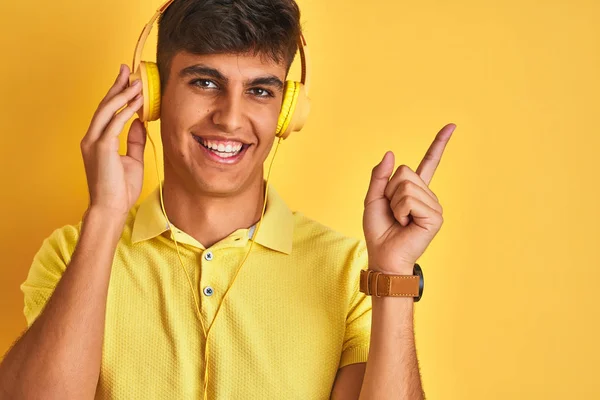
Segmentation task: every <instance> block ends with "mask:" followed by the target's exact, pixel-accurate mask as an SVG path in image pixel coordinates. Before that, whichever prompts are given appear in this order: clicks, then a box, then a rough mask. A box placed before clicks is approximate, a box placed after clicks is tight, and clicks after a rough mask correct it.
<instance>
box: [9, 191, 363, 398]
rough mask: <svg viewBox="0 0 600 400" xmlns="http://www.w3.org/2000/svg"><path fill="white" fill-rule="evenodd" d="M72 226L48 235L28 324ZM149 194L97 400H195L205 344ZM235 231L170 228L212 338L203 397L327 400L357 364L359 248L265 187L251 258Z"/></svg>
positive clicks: (121, 282) (74, 231) (133, 230)
mask: <svg viewBox="0 0 600 400" xmlns="http://www.w3.org/2000/svg"><path fill="white" fill-rule="evenodd" d="M80 228H81V222H80V223H79V224H78V225H77V226H74V225H67V226H64V227H63V228H60V229H57V230H56V231H54V232H53V233H52V234H51V236H50V237H48V238H47V239H46V240H45V241H44V243H43V245H42V247H41V249H40V250H39V251H38V253H37V254H36V255H35V257H34V260H33V264H32V266H31V269H30V271H29V275H28V277H27V279H26V281H25V282H24V283H23V284H22V285H21V290H22V291H23V293H24V297H25V308H24V313H25V316H26V318H27V323H28V325H31V324H32V323H33V321H34V320H35V319H36V318H37V316H38V315H39V314H40V312H41V310H42V309H43V307H44V305H45V304H46V302H47V301H48V299H49V297H50V296H51V294H52V292H53V290H54V288H55V286H56V284H57V283H58V281H59V279H60V277H61V276H62V274H63V273H64V271H65V269H66V268H67V266H68V264H69V261H70V259H71V255H72V253H73V251H74V248H75V245H76V242H77V240H78V237H79V232H80ZM166 228H167V227H166V222H165V219H164V217H163V215H162V212H161V209H160V200H159V193H158V190H156V191H154V192H153V193H152V194H151V195H150V196H148V197H147V199H145V200H144V202H143V203H141V204H140V205H139V206H136V207H134V208H133V209H132V211H131V213H130V215H129V218H128V220H127V223H126V225H125V229H124V231H123V234H122V236H121V239H120V241H119V243H118V246H117V249H116V253H115V257H114V263H113V266H112V272H111V277H110V285H109V290H108V300H107V311H106V329H105V336H104V347H103V353H102V366H101V372H100V381H99V384H98V389H97V395H96V398H97V399H201V398H202V396H203V385H204V368H205V365H204V360H205V358H204V347H205V346H204V345H205V338H204V335H203V332H202V328H201V326H200V322H199V320H198V317H197V315H196V310H195V305H194V300H193V297H192V291H191V288H190V285H189V283H188V280H187V278H186V276H185V273H184V271H183V269H182V267H181V264H180V262H179V260H178V257H177V252H176V249H175V244H174V242H173V241H172V240H171V239H170V238H169V234H168V232H167V229H166ZM252 232H253V230H251V229H238V230H236V231H235V232H233V233H232V234H231V235H229V236H228V237H226V238H225V239H223V240H221V241H220V242H218V243H216V244H215V245H213V246H211V247H210V248H205V247H204V246H203V245H202V244H201V243H199V242H198V241H196V240H195V239H194V238H192V237H191V236H189V235H187V234H186V233H184V232H181V231H180V230H178V229H176V228H175V234H176V239H177V241H178V242H179V243H180V251H181V256H182V259H183V262H184V264H185V267H186V268H187V270H188V273H189V274H190V278H191V279H192V283H193V287H194V290H195V291H196V296H197V297H198V299H199V300H200V310H201V315H202V318H203V322H204V325H205V327H206V328H207V329H208V327H209V326H210V325H212V324H214V325H213V327H212V328H211V332H210V339H209V350H208V351H209V352H210V354H209V365H208V368H209V370H208V375H209V376H208V398H209V399H244V400H254V399H257V400H258V399H261V400H264V399H303V400H306V399H328V398H329V395H330V393H331V389H332V386H333V383H334V379H335V376H336V373H337V371H338V369H339V368H341V367H343V366H345V365H348V364H352V363H359V362H366V360H367V355H368V349H369V337H370V327H371V301H370V298H369V297H368V296H365V295H364V294H363V293H361V292H359V290H358V281H359V275H360V270H361V269H366V268H367V252H366V247H365V245H364V242H363V241H361V240H358V239H352V238H349V237H345V236H343V235H341V234H339V233H337V232H335V231H333V230H331V229H329V228H327V227H325V226H323V225H321V224H319V223H317V222H315V221H313V220H311V219H309V218H307V217H306V216H305V215H303V214H302V213H300V212H291V211H290V210H289V208H288V207H287V206H286V204H285V203H284V202H283V200H282V199H281V198H280V197H279V195H278V194H277V192H276V191H275V190H274V189H273V188H269V191H268V194H267V208H266V211H265V215H264V219H263V222H262V226H261V228H260V231H259V232H258V236H257V237H256V242H255V244H254V246H253V248H252V252H251V253H250V256H249V257H248V260H247V261H246V263H245V264H244V265H243V266H242V268H241V270H240V272H239V275H238V277H237V279H236V280H235V282H234V283H233V285H232V286H231V290H230V291H229V294H228V295H227V298H226V299H225V302H224V303H223V306H222V309H221V311H219V315H218V316H217V318H216V319H215V313H216V311H217V307H218V306H219V304H220V303H221V301H222V299H223V294H224V293H225V290H226V289H227V288H228V287H229V285H230V284H231V281H232V279H233V275H234V273H235V271H236V269H237V267H238V266H239V264H240V262H241V261H242V257H243V256H244V255H245V253H246V251H247V250H248V248H249V246H250V241H249V236H250V234H252Z"/></svg>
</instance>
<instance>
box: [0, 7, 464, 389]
mask: <svg viewBox="0 0 600 400" xmlns="http://www.w3.org/2000/svg"><path fill="white" fill-rule="evenodd" d="M299 16H300V13H299V10H298V8H297V5H296V4H295V3H294V1H293V0H234V1H214V0H185V1H184V0H175V2H174V3H172V4H171V5H170V7H169V8H168V9H167V10H166V12H165V13H164V15H163V17H162V18H161V21H160V25H159V36H158V52H157V59H158V67H159V71H160V77H161V82H162V88H161V93H162V107H161V109H160V113H161V136H162V142H163V148H164V174H165V178H164V187H163V192H162V195H163V198H164V211H165V212H166V215H167V216H168V218H169V221H170V225H168V224H167V223H166V221H165V218H164V216H163V210H162V208H161V200H160V193H159V191H158V190H157V191H155V192H154V193H153V194H151V195H150V196H149V197H148V198H147V199H145V200H144V201H143V202H142V204H141V205H139V206H135V207H134V204H135V203H136V201H137V199H138V197H139V195H140V193H141V187H142V174H143V152H144V148H145V143H146V132H145V130H144V127H143V125H142V123H140V121H139V120H136V121H134V122H133V124H132V126H131V128H130V130H129V133H128V148H127V155H125V156H120V155H119V154H118V144H119V141H118V135H119V133H120V132H121V130H122V129H123V127H124V125H125V123H126V122H127V120H129V119H130V118H131V117H132V116H133V115H134V113H135V112H136V111H137V110H138V109H139V108H140V106H141V104H142V103H141V102H142V98H141V97H140V92H141V88H140V85H139V84H137V85H136V84H134V85H131V86H129V85H128V78H129V75H130V71H129V69H128V68H127V67H122V68H121V71H120V73H119V76H118V77H117V79H116V82H115V83H114V85H113V86H112V87H111V88H110V90H109V91H108V93H107V95H106V97H105V98H104V99H103V100H102V101H101V103H100V105H99V107H98V109H97V111H96V113H95V114H94V116H93V119H92V122H91V124H90V127H89V130H88V132H87V133H86V135H85V137H84V138H83V140H82V142H81V150H82V154H83V159H84V164H85V169H86V174H87V179H88V186H89V192H90V204H89V207H88V209H87V210H86V212H85V214H84V216H83V218H82V222H81V223H80V224H78V225H77V226H65V227H63V228H61V229H58V230H56V231H55V232H53V233H52V235H51V236H50V237H49V238H48V239H47V240H46V241H45V242H44V244H43V245H42V247H41V249H40V250H39V252H38V253H37V254H36V256H35V258H34V261H33V265H32V267H31V270H30V273H29V276H28V278H27V280H26V282H25V283H24V284H23V285H22V290H23V292H24V294H25V315H26V317H27V322H28V325H29V329H28V330H27V331H26V332H25V333H24V334H23V336H22V337H21V338H20V339H19V341H18V342H17V343H16V344H15V345H14V346H13V348H12V349H11V350H10V351H9V353H8V354H7V356H6V358H5V359H4V361H3V363H2V365H1V366H0V399H25V398H27V399H29V398H44V399H54V398H56V399H91V398H94V397H95V398H103V399H112V398H115V399H121V398H123V399H137V398H139V399H151V398H156V399H188V398H189V399H191V398H201V397H202V396H205V398H210V399H291V398H301V399H323V398H328V397H330V396H331V397H332V398H334V399H358V398H359V396H360V398H361V399H383V398H402V399H419V398H422V397H423V391H422V388H421V382H420V376H419V370H418V363H417V358H416V353H415V348H414V333H413V325H412V323H413V302H414V300H413V299H412V298H410V297H389V296H383V297H373V299H372V300H371V298H370V297H368V296H367V295H365V293H363V292H361V291H359V277H360V271H361V270H363V269H367V268H368V269H371V270H373V271H377V272H382V273H385V274H389V275H412V273H413V265H414V263H415V262H416V260H417V259H418V258H419V256H420V255H421V254H422V253H423V252H424V250H425V248H426V247H427V245H428V244H429V243H430V242H431V240H432V239H433V237H434V236H435V234H436V233H437V231H438V230H439V229H440V227H441V224H442V216H441V215H442V209H441V206H440V204H439V202H438V200H437V197H436V196H435V194H433V193H432V192H431V190H430V189H429V188H428V187H427V186H428V183H429V181H430V180H431V178H432V176H433V173H434V171H435V169H436V167H437V165H438V163H439V159H440V157H441V154H442V152H443V149H444V147H445V145H446V143H447V141H448V139H449V137H450V135H451V133H452V131H453V129H454V126H453V125H448V126H447V127H445V128H444V129H442V131H440V133H439V134H438V135H437V137H436V140H435V141H434V144H433V145H432V146H431V148H430V149H429V151H428V153H427V155H426V156H425V159H424V160H423V162H422V163H421V165H420V166H419V168H418V169H417V171H416V172H413V171H412V170H411V169H410V168H408V167H406V166H401V167H400V168H398V169H397V171H396V173H395V174H394V175H393V176H392V172H393V168H394V159H393V155H392V154H388V153H386V155H385V156H384V158H383V160H382V161H381V163H380V164H379V165H378V166H377V167H375V169H374V170H373V175H372V179H371V183H370V186H369V189H368V193H367V195H366V198H365V212H364V220H363V222H364V230H365V239H366V240H365V241H358V240H354V239H351V238H347V237H344V236H342V235H340V234H338V233H336V232H334V231H332V230H330V229H328V228H326V227H324V226H322V225H320V224H318V223H317V222H315V221H312V220H310V219H308V218H307V217H305V216H304V215H302V214H301V213H299V212H291V211H290V210H289V209H288V208H287V206H286V205H285V203H284V202H283V200H282V199H281V198H280V197H279V196H278V195H277V193H276V192H275V190H274V189H272V188H266V186H265V181H264V178H263V163H264V161H265V159H266V158H267V155H268V154H269V152H270V150H271V148H272V145H273V142H274V139H275V135H274V132H275V130H276V125H277V120H278V115H279V112H280V110H281V105H282V97H283V91H282V89H283V82H284V80H285V77H286V75H287V72H288V69H289V66H290V64H291V62H292V60H293V57H294V54H295V52H296V48H297V46H296V44H297V42H298V38H299V36H300V25H299ZM124 106H126V107H125V108H123V107H124ZM119 110H121V111H119ZM390 178H391V179H390ZM265 195H266V196H267V198H266V201H267V205H266V211H265V213H264V217H263V219H262V222H261V225H259V227H257V223H258V222H259V220H260V219H261V214H262V206H263V202H264V200H265V197H264V196H265ZM257 228H258V229H259V230H258V233H257V234H256V235H255V234H254V233H255V232H256V230H257ZM171 234H172V235H173V237H174V238H175V239H176V241H177V243H175V242H174V241H173V240H172V238H171ZM252 242H254V245H253V246H254V247H253V249H252V251H251V253H250V254H249V257H248V258H247V259H246V260H245V262H244V263H243V261H244V259H245V257H246V255H247V254H248V249H249V248H250V246H251V243H252ZM367 249H368V252H367ZM242 263H243V267H242V268H240V269H238V267H239V266H240V265H242ZM363 378H364V379H363Z"/></svg>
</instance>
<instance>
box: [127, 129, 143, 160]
mask: <svg viewBox="0 0 600 400" xmlns="http://www.w3.org/2000/svg"><path fill="white" fill-rule="evenodd" d="M145 146H146V129H145V127H144V124H143V123H142V121H140V119H139V118H137V119H136V120H135V121H133V122H132V123H131V126H130V127H129V133H128V134H127V156H128V157H131V158H133V159H134V160H136V161H138V162H140V163H141V164H142V165H143V164H144V148H145Z"/></svg>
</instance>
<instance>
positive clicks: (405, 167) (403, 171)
mask: <svg viewBox="0 0 600 400" xmlns="http://www.w3.org/2000/svg"><path fill="white" fill-rule="evenodd" d="M398 171H399V172H400V175H402V176H404V175H408V174H410V173H411V172H412V170H411V169H410V167H409V166H408V165H405V164H402V165H401V166H399V167H398Z"/></svg>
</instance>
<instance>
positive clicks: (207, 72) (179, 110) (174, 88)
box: [161, 52, 286, 196]
mask: <svg viewBox="0 0 600 400" xmlns="http://www.w3.org/2000/svg"><path fill="white" fill-rule="evenodd" d="M285 74H286V67H285V65H283V64H277V63H275V62H274V61H269V60H268V59H267V58H265V57H261V56H260V55H256V56H254V55H241V54H210V55H195V54H191V53H188V52H180V53H177V54H176V55H175V56H174V57H173V60H172V63H171V71H170V75H169V78H168V83H167V85H166V88H165V90H164V92H163V93H162V96H163V97H162V106H161V132H162V141H163V148H164V153H165V177H166V178H167V179H169V180H176V181H177V183H178V184H180V185H183V187H185V188H186V190H188V191H192V192H198V191H200V192H204V193H207V194H212V195H218V196H228V195H231V194H234V193H237V192H240V191H242V190H243V189H245V188H247V187H248V186H250V185H252V184H253V183H254V184H256V182H258V181H262V179H263V177H262V167H263V163H264V161H265V159H266V158H267V156H268V155H269V151H270V150H271V147H272V145H273V141H274V139H275V131H276V129H277V119H278V116H279V112H280V110H281V102H282V98H283V82H284V79H285Z"/></svg>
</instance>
